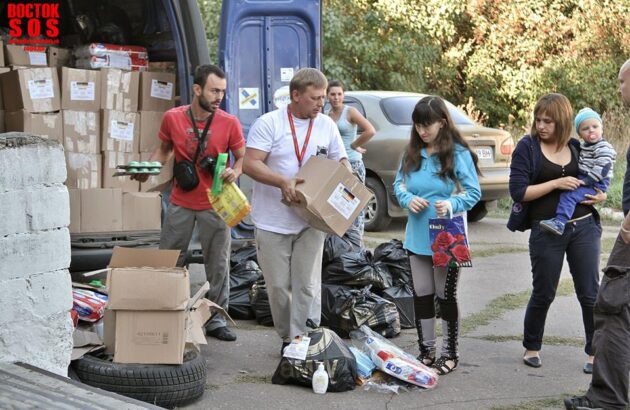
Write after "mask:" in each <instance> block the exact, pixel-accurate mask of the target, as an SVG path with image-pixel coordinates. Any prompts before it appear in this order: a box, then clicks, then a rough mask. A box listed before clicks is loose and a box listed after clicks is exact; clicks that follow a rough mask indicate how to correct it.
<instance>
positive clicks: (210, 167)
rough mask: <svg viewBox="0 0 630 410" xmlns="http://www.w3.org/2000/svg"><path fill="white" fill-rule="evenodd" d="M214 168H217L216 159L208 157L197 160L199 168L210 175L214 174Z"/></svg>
mask: <svg viewBox="0 0 630 410" xmlns="http://www.w3.org/2000/svg"><path fill="white" fill-rule="evenodd" d="M216 166H217V159H216V158H214V157H211V156H209V155H208V156H205V157H203V158H201V160H199V168H201V169H203V170H204V171H206V172H208V173H210V174H214V169H215V168H216Z"/></svg>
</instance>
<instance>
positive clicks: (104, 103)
mask: <svg viewBox="0 0 630 410" xmlns="http://www.w3.org/2000/svg"><path fill="white" fill-rule="evenodd" d="M100 72H101V108H102V109H103V110H118V111H128V112H135V111H138V95H139V87H140V73H138V72H137V71H124V70H120V69H118V68H103V69H101V70H100Z"/></svg>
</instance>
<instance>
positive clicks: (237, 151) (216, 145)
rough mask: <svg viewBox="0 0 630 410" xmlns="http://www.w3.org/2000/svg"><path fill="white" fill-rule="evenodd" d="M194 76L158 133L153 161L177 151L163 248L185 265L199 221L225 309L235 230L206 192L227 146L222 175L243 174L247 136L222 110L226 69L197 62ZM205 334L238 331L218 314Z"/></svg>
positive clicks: (212, 295) (229, 336)
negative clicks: (230, 161)
mask: <svg viewBox="0 0 630 410" xmlns="http://www.w3.org/2000/svg"><path fill="white" fill-rule="evenodd" d="M194 80H195V83H194V84H193V88H192V91H193V100H192V103H191V105H186V106H180V107H175V108H172V109H170V110H168V111H167V112H165V113H164V116H163V117H162V125H161V126H160V132H159V137H160V140H161V141H162V143H161V145H160V147H159V148H157V149H156V150H155V152H154V153H153V154H152V155H151V158H150V159H149V161H160V162H161V163H162V164H164V163H166V162H167V161H168V159H169V158H170V157H171V155H172V154H173V153H174V154H175V167H174V169H173V174H174V183H173V190H172V191H171V199H170V201H171V204H170V206H169V208H168V211H167V214H166V219H165V220H164V224H163V226H162V234H161V237H160V249H179V250H180V251H181V255H180V259H179V261H178V266H181V265H182V264H183V257H184V255H185V254H186V251H187V249H188V245H189V243H190V239H191V237H192V233H193V228H194V227H195V223H197V224H198V225H199V240H200V242H201V246H202V250H203V259H204V265H205V269H206V278H207V279H208V282H210V290H209V291H208V299H210V300H212V301H214V302H215V303H216V304H218V305H219V306H221V307H222V308H224V309H225V310H227V305H228V298H229V291H230V280H229V259H230V242H231V234H230V229H229V227H228V226H227V225H226V224H225V222H223V221H222V220H221V218H220V217H219V215H217V213H216V212H214V210H213V209H212V205H210V202H209V200H208V195H207V194H206V190H207V189H208V188H210V187H211V186H212V178H213V174H214V164H215V162H216V161H215V160H216V157H217V155H218V154H220V153H226V152H228V150H229V151H231V152H232V155H233V156H234V158H235V162H234V167H233V168H230V167H226V168H225V170H224V171H223V172H222V173H221V174H220V177H221V178H222V179H223V180H225V181H229V182H234V181H236V179H237V178H238V177H239V176H240V175H241V167H242V162H243V155H244V154H245V140H244V139H243V131H242V129H241V125H240V122H239V121H238V119H237V118H236V117H234V116H232V115H230V114H228V113H226V112H225V111H223V110H221V109H220V108H219V104H220V103H221V100H222V99H223V96H224V95H225V89H226V84H227V82H226V80H225V73H224V72H223V70H221V69H220V68H219V67H217V66H215V65H210V64H208V65H202V66H199V67H197V69H196V70H195V79H194ZM148 177H149V175H148V174H139V175H136V176H134V178H135V179H138V180H139V181H140V182H146V180H147V179H148ZM206 334H207V335H208V336H212V337H215V338H217V339H219V340H225V341H234V340H236V334H235V333H234V332H232V331H231V330H230V329H228V328H227V326H226V322H225V318H223V316H220V315H215V316H214V317H213V318H212V319H210V321H209V322H208V324H207V325H206Z"/></svg>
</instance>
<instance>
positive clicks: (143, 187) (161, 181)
mask: <svg viewBox="0 0 630 410" xmlns="http://www.w3.org/2000/svg"><path fill="white" fill-rule="evenodd" d="M149 158H151V153H150V152H141V153H140V161H148V160H149ZM174 164H175V155H172V156H171V159H169V160H168V161H167V162H165V163H164V164H162V170H161V171H160V173H159V174H158V175H151V176H150V177H149V179H147V181H146V182H142V183H141V184H140V192H162V191H163V190H164V189H165V188H167V186H168V185H170V183H171V179H173V166H174Z"/></svg>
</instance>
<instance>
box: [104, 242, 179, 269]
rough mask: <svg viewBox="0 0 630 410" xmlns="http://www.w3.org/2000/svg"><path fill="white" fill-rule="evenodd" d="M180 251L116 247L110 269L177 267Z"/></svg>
mask: <svg viewBox="0 0 630 410" xmlns="http://www.w3.org/2000/svg"><path fill="white" fill-rule="evenodd" d="M179 253H180V252H179V251H178V250H168V249H150V248H123V247H120V246H116V247H114V251H113V253H112V258H111V260H110V261H109V267H110V268H127V267H136V268H141V267H145V266H147V267H152V268H173V267H175V266H177V258H179Z"/></svg>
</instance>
